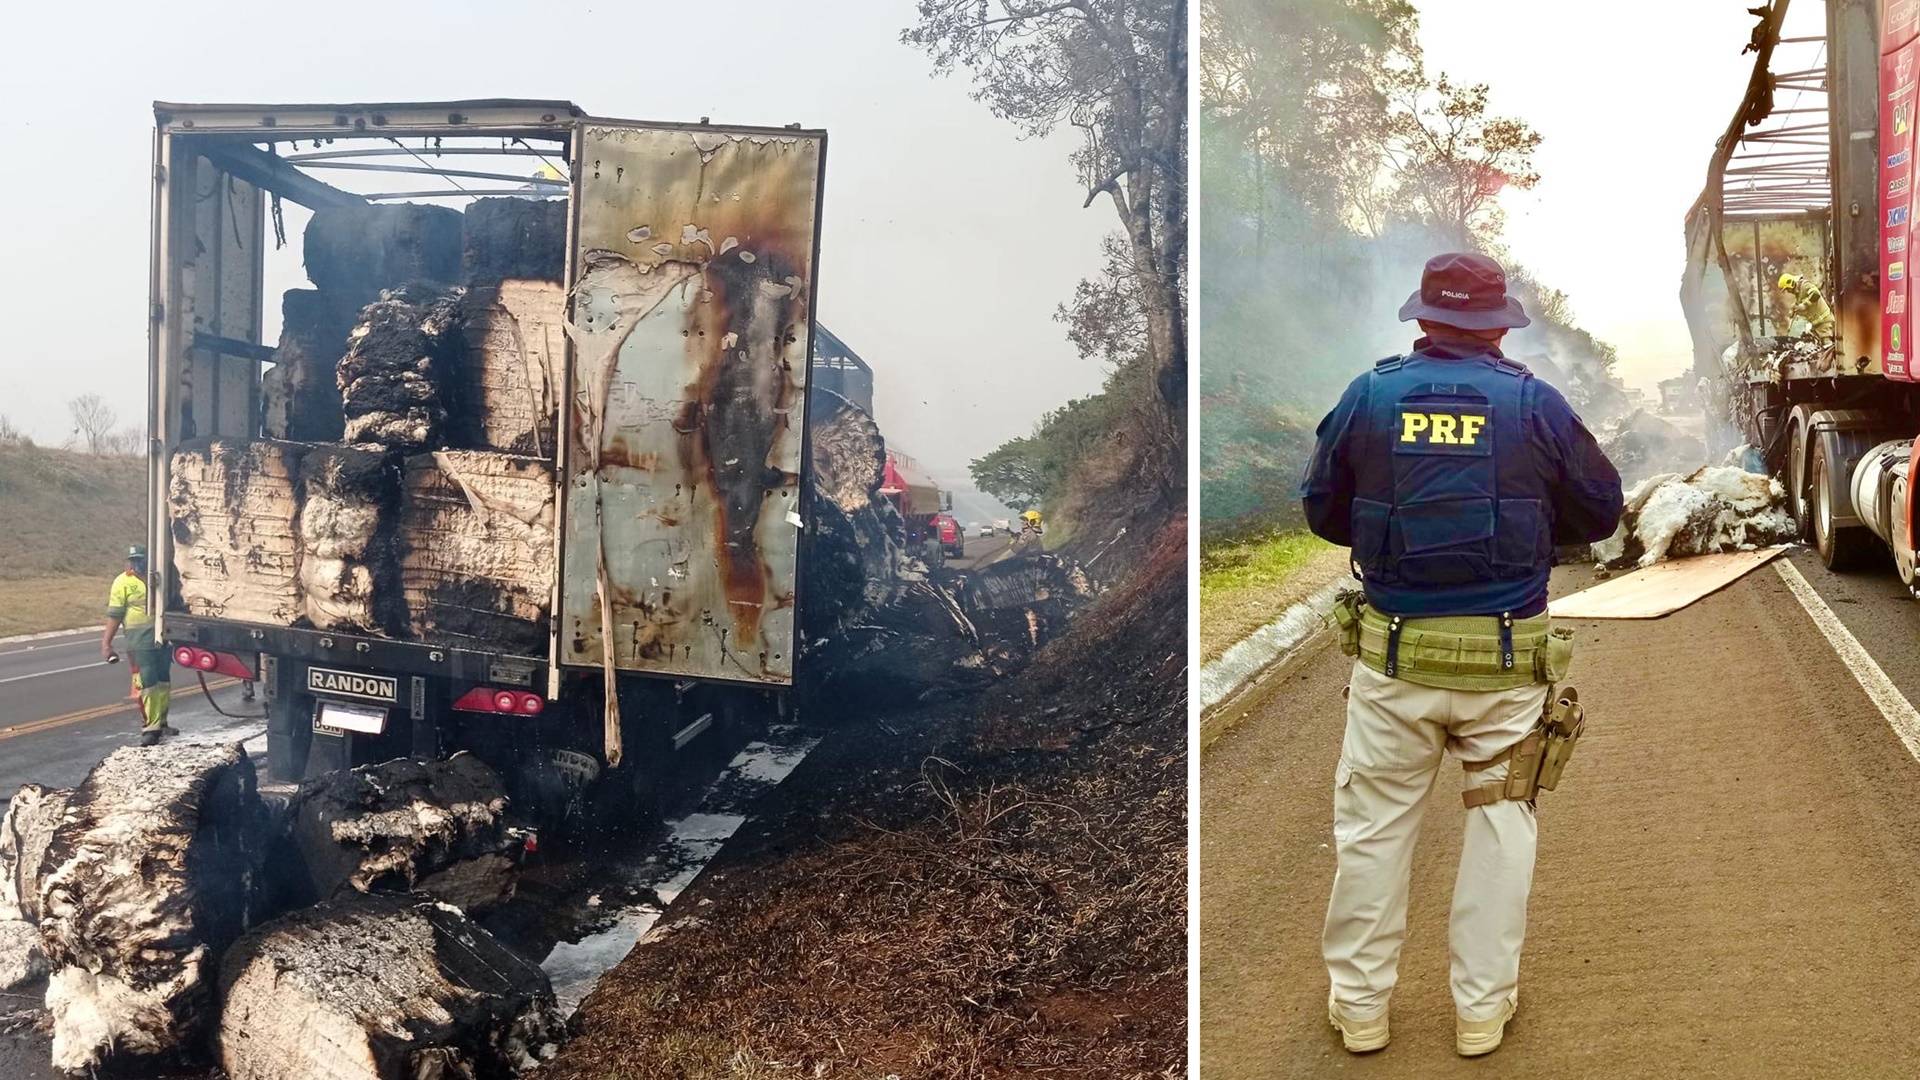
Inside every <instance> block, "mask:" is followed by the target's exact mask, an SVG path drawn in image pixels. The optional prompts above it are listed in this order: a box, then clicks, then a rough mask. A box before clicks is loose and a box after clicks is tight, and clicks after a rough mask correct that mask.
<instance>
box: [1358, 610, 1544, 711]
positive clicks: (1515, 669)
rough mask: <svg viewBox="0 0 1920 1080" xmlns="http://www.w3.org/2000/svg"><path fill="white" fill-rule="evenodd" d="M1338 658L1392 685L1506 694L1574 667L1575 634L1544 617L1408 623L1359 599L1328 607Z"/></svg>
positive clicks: (1458, 618) (1414, 620) (1484, 617)
mask: <svg viewBox="0 0 1920 1080" xmlns="http://www.w3.org/2000/svg"><path fill="white" fill-rule="evenodd" d="M1333 617H1334V621H1335V623H1336V624H1337V625H1338V626H1339V628H1340V647H1341V651H1343V652H1345V653H1346V654H1347V655H1348V656H1358V657H1359V658H1360V662H1361V663H1363V664H1365V665H1367V666H1368V667H1370V668H1372V669H1373V670H1375V671H1378V672H1380V673H1381V674H1383V675H1388V676H1391V677H1393V678H1396V679H1405V680H1406V681H1408V682H1411V683H1418V684H1419V685H1421V686H1434V687H1439V688H1441V689H1445V690H1510V689H1512V688H1514V687H1516V686H1530V685H1533V684H1536V683H1548V684H1551V683H1557V682H1560V681H1561V680H1563V679H1565V678H1566V677H1567V671H1568V670H1569V669H1570V668H1571V667H1572V666H1573V631H1572V630H1570V629H1556V628H1554V626H1553V625H1552V622H1551V620H1549V619H1548V617H1547V616H1546V615H1545V614H1540V615H1535V616H1532V617H1531V618H1525V619H1516V618H1513V617H1512V616H1509V615H1468V616H1446V617H1435V618H1406V617H1403V616H1397V615H1386V614H1383V613H1381V612H1379V611H1376V610H1375V609H1373V608H1371V607H1368V606H1367V604H1366V600H1365V598H1364V597H1363V596H1362V595H1361V594H1360V593H1358V592H1349V593H1346V594H1343V595H1342V596H1341V597H1340V599H1339V601H1338V602H1337V603H1336V604H1335V605H1334V609H1333Z"/></svg>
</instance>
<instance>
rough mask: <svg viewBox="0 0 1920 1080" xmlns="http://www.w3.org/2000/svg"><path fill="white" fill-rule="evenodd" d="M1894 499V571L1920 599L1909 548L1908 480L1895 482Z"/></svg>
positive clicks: (1890, 527)
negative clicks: (1907, 539)
mask: <svg viewBox="0 0 1920 1080" xmlns="http://www.w3.org/2000/svg"><path fill="white" fill-rule="evenodd" d="M1891 494H1892V496H1893V497H1892V498H1891V499H1889V500H1888V507H1887V508H1888V511H1889V513H1888V516H1889V517H1890V518H1892V520H1890V521H1888V522H1887V546H1888V547H1890V548H1892V549H1893V569H1894V572H1895V573H1897V574H1899V575H1900V584H1902V585H1905V586H1906V587H1907V592H1908V594H1910V595H1913V596H1916V597H1920V584H1917V583H1916V582H1915V581H1914V572H1913V562H1914V558H1913V549H1912V548H1910V547H1908V546H1907V541H1906V535H1907V520H1906V514H1907V513H1908V510H1907V478H1906V477H1904V476H1897V477H1895V478H1894V481H1893V491H1892V492H1891Z"/></svg>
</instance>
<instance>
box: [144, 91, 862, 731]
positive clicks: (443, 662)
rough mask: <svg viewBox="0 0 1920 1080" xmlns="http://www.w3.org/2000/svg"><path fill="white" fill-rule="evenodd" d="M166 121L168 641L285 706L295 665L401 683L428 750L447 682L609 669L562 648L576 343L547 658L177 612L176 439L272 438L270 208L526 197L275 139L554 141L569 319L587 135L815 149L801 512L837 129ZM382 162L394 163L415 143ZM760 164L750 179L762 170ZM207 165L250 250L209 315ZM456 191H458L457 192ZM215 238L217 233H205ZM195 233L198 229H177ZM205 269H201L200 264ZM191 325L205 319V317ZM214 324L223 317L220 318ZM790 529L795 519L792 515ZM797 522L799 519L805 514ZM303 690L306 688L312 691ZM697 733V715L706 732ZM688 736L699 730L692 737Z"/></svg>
mask: <svg viewBox="0 0 1920 1080" xmlns="http://www.w3.org/2000/svg"><path fill="white" fill-rule="evenodd" d="M154 114H155V131H154V141H153V188H152V206H151V213H152V231H151V236H152V247H151V253H150V263H149V292H150V305H149V333H148V417H147V421H148V432H149V439H148V446H147V465H148V474H147V492H148V500H149V529H148V547H149V551H150V552H151V558H150V560H149V567H148V587H149V589H150V590H151V591H152V594H153V595H156V596H159V597H162V598H163V600H162V601H161V602H160V603H158V604H156V605H155V608H156V613H155V614H156V632H157V634H158V635H159V636H160V637H161V639H162V640H164V641H167V642H168V643H169V644H184V643H190V644H194V645H199V646H202V647H204V648H208V649H217V650H224V651H232V652H238V653H241V654H253V653H257V654H260V657H261V669H260V675H261V677H262V679H263V680H265V682H266V685H267V690H268V694H269V696H270V697H271V696H274V693H275V689H276V687H277V685H278V684H279V683H281V682H283V681H285V682H287V683H288V684H289V687H288V688H289V689H295V686H294V685H293V684H294V683H295V682H302V683H303V682H305V679H304V678H301V677H299V676H291V675H287V674H286V673H284V672H282V671H281V670H280V668H281V667H283V666H286V665H287V664H291V666H293V667H294V668H297V669H298V670H300V671H305V670H306V669H307V668H308V667H309V666H310V665H313V664H324V665H339V666H341V667H345V668H349V669H356V670H360V671H368V672H378V673H380V674H382V675H389V676H393V677H394V678H395V680H396V683H395V688H394V690H395V692H394V695H393V696H394V699H395V700H394V701H393V702H392V707H393V708H394V709H396V710H398V711H399V712H400V713H402V714H410V715H411V718H412V720H413V721H414V722H415V729H416V730H415V736H414V740H415V744H416V750H417V751H419V752H430V751H431V747H430V746H428V745H427V742H429V741H430V740H423V739H422V738H421V736H420V733H419V730H418V728H419V721H421V720H423V719H429V718H430V716H429V714H431V713H437V712H443V711H444V709H445V708H446V707H447V704H448V702H449V700H450V697H451V695H450V693H449V691H448V687H449V686H450V685H453V684H456V683H475V684H480V683H484V684H489V685H493V686H509V687H512V686H518V687H524V688H528V689H532V690H536V691H540V690H544V692H545V694H546V696H547V698H549V699H550V700H556V701H557V700H559V699H561V698H562V697H563V696H566V695H568V694H570V693H571V694H573V695H574V696H580V695H579V694H578V692H577V688H576V684H577V683H578V682H579V681H580V678H581V677H582V676H583V675H587V674H589V673H591V672H594V671H596V670H598V669H599V668H600V665H599V664H597V663H595V664H593V665H592V666H589V665H588V664H587V663H586V662H583V660H582V659H581V658H579V657H574V658H573V659H571V660H568V659H566V658H564V657H563V653H562V642H561V626H562V620H563V615H564V612H565V610H566V607H565V605H564V603H563V596H562V593H563V590H564V583H565V581H566V578H567V567H566V562H565V560H566V558H567V554H568V550H567V549H568V541H569V538H568V529H567V521H568V520H569V519H568V517H567V514H568V507H569V501H570V491H571V489H573V488H575V487H579V486H582V485H581V484H579V483H569V479H570V478H572V479H575V480H578V479H579V478H576V477H574V472H575V465H576V462H575V461H574V460H573V455H572V454H571V453H570V451H571V450H572V443H573V439H572V437H571V433H572V431H573V428H574V427H575V420H576V417H575V415H574V414H575V413H576V411H577V408H576V407H577V405H578V399H577V398H576V387H575V385H574V381H575V377H576V370H577V364H578V359H577V356H576V343H575V340H574V336H573V334H572V333H569V334H568V335H567V336H566V341H565V362H564V364H563V365H562V373H561V383H562V392H561V394H560V395H559V397H558V399H557V401H556V408H557V409H558V410H559V411H560V412H561V413H562V414H563V415H562V416H561V417H558V418H556V424H555V427H554V430H555V432H556V434H557V435H558V436H559V437H558V438H556V440H555V443H556V445H555V447H554V452H553V457H552V459H551V464H552V466H553V468H554V486H555V495H554V499H555V502H554V507H555V528H554V560H555V562H554V565H555V575H554V576H555V580H554V584H553V590H552V595H551V596H550V598H549V606H548V625H547V627H546V639H547V650H546V655H544V656H538V655H525V654H517V653H511V652H500V651H489V650H485V649H473V648H464V647H457V646H453V645H449V644H441V643H434V642H425V641H408V640H396V639H392V638H385V637H379V636H375V635H366V634H357V633H343V632H338V631H326V630H317V629H312V628H306V627H299V626H288V625H274V624H265V623H258V622H244V621H239V620H235V619H228V618H221V617H213V616H207V615H196V614H190V613H187V612H185V611H182V610H179V609H177V608H175V607H174V606H173V604H172V603H171V600H172V598H173V596H174V595H175V593H174V590H173V585H174V578H175V577H176V572H175V568H174V565H173V543H172V535H171V523H170V521H169V513H168V508H167V494H168V488H169V482H170V477H169V465H170V457H171V455H172V453H173V451H174V449H175V447H176V446H178V445H179V444H180V443H181V442H182V441H184V440H186V439H190V438H204V437H209V436H228V437H231V438H235V439H253V438H256V437H258V434H259V429H258V417H259V407H258V406H259V376H260V363H261V362H262V361H264V360H269V359H271V358H272V355H273V350H272V349H271V347H269V346H267V345H265V344H262V343H261V342H260V337H261V332H262V321H263V320H262V305H263V304H264V303H265V297H264V282H263V269H262V268H263V260H264V252H263V250H262V248H263V246H264V243H263V238H264V237H265V236H266V235H267V233H266V228H267V217H268V211H267V206H268V201H269V198H270V197H271V198H275V199H286V200H289V201H292V202H296V203H299V204H301V205H303V206H306V207H309V208H319V207H324V206H332V205H344V204H358V203H366V202H369V201H372V200H376V199H379V198H383V197H385V198H413V197H419V196H423V195H432V194H445V195H448V196H456V195H460V194H462V193H463V192H464V193H465V194H475V195H477V194H510V193H513V192H512V191H493V190H489V191H480V190H471V189H463V192H456V191H452V190H449V191H446V192H444V193H437V192H397V193H388V194H386V195H379V194H374V195H360V194H356V193H354V192H351V191H347V190H344V189H341V188H338V187H334V186H333V185H330V184H327V183H326V182H324V181H322V180H319V179H316V178H315V177H313V176H311V175H308V173H306V172H305V171H303V170H302V164H301V162H302V159H308V160H309V161H310V163H311V167H314V168H316V169H320V168H339V167H340V165H341V163H338V162H332V161H328V160H327V159H329V158H333V157H338V156H345V155H339V154H334V153H331V152H327V151H321V152H318V153H316V154H313V155H310V156H309V155H302V154H294V155H287V156H281V155H279V154H277V153H272V152H269V151H268V150H265V149H262V148H261V145H262V144H264V145H267V146H269V147H271V144H273V143H277V142H279V143H284V142H294V141H296V140H298V141H310V140H312V141H327V140H333V139H339V138H354V139H393V140H396V146H398V143H397V140H399V139H402V138H407V139H412V138H420V139H423V140H427V139H432V140H437V139H441V138H463V137H474V136H478V137H485V138H490V139H498V140H500V142H501V147H502V149H500V150H498V151H471V152H475V153H479V152H498V153H520V152H522V151H519V150H517V149H514V150H509V149H506V144H507V143H508V142H509V141H511V142H513V143H516V144H518V145H519V146H524V147H526V148H527V150H526V151H525V152H526V153H529V154H533V155H536V156H543V157H544V156H545V155H541V154H540V153H539V151H537V150H534V149H533V146H534V144H536V143H539V144H548V145H550V146H551V147H552V150H551V152H552V153H553V154H555V155H556V156H559V157H564V159H565V160H566V161H567V162H568V163H569V165H570V166H572V169H571V177H570V178H569V180H568V182H567V187H566V194H567V196H568V204H569V205H568V210H567V215H566V216H567V239H566V257H565V260H564V270H563V274H564V277H563V281H562V286H563V288H564V289H565V292H566V296H567V297H568V309H569V315H568V317H569V321H570V322H571V321H572V320H573V318H574V310H573V308H574V298H575V292H576V288H577V280H576V279H577V277H578V271H579V269H580V267H581V266H582V264H583V261H584V259H585V254H586V253H581V252H579V251H578V250H577V248H578V239H577V233H576V230H577V229H578V228H579V215H580V208H581V205H582V203H583V201H585V196H584V195H583V184H582V181H583V170H582V168H581V161H580V155H581V146H582V144H583V142H584V141H585V137H586V135H587V133H588V132H589V131H606V130H609V129H613V130H622V131H642V132H655V133H661V132H664V133H684V134H685V135H687V136H688V138H689V140H698V139H708V138H721V139H737V140H747V141H752V142H755V143H757V144H768V143H772V142H775V141H780V142H784V143H788V144H791V143H794V142H796V141H801V142H805V143H807V144H809V145H810V146H811V147H812V148H813V151H814V153H815V154H816V155H817V160H816V162H815V163H814V166H813V170H812V174H811V176H809V177H807V180H809V181H810V182H811V184H812V189H811V192H812V194H811V198H812V202H811V204H810V207H809V212H810V215H811V217H810V220H809V222H808V228H807V235H806V236H805V237H804V239H803V241H802V242H803V243H804V246H805V248H806V252H805V255H806V258H805V267H806V268H805V271H804V273H805V280H804V282H803V283H802V285H803V287H804V290H805V303H804V314H803V315H800V316H798V317H797V318H796V319H795V320H794V321H796V322H797V321H800V320H802V319H803V320H804V323H805V327H804V329H805V333H804V335H803V336H801V337H800V338H799V340H797V341H795V342H792V343H791V344H792V345H793V351H794V352H795V354H796V355H797V356H798V357H799V358H800V362H799V363H798V364H797V365H796V366H797V373H794V374H793V378H795V379H797V384H798V390H799V393H798V395H797V397H798V400H797V402H796V403H795V406H794V407H795V409H796V410H797V412H796V413H795V415H794V418H793V419H794V422H795V424H796V425H797V427H798V429H799V430H798V433H797V438H795V439H794V448H795V450H796V451H797V458H796V459H795V460H794V467H793V471H792V474H791V476H789V477H788V480H789V481H790V486H791V488H792V489H793V493H794V497H793V500H792V504H791V505H792V507H793V509H794V510H795V511H797V510H798V505H799V502H800V500H799V499H798V497H797V492H798V485H799V483H800V482H801V477H802V476H803V475H804V470H805V468H806V464H805V463H806V461H807V456H806V455H807V453H808V446H809V443H810V436H811V432H810V425H808V424H807V423H806V413H805V391H806V385H807V373H808V368H809V363H808V358H809V357H810V356H811V354H812V350H813V347H814V341H813V332H814V328H815V326H816V325H817V314H816V310H815V307H816V298H817V289H816V288H815V279H816V276H817V269H818V255H819V245H820V232H821V213H820V210H821V205H820V199H821V196H822V194H823V192H824V175H825V158H826V133H825V132H824V131H819V130H813V129H803V128H801V127H800V125H797V124H791V125H786V126H784V127H770V126H741V125H715V124H709V123H707V122H706V121H704V120H703V121H701V122H700V123H672V122H654V121H630V120H618V119H608V118H598V117H594V116H592V115H590V114H589V113H587V112H586V111H585V110H583V109H581V108H580V107H579V106H577V105H575V104H573V103H571V102H567V101H549V100H518V99H479V100H463V101H450V102H414V103H397V102H391V103H356V104H294V105H280V104H273V105H268V104H176V103H168V102H156V103H155V105H154ZM383 152H385V153H395V154H397V153H401V152H405V151H383ZM462 152H467V151H462ZM412 156H415V157H418V156H419V155H417V154H416V155H412ZM422 163H423V164H425V163H424V162H422ZM367 168H370V169H377V170H379V171H385V172H400V173H421V172H426V173H443V170H439V169H436V168H433V167H431V166H429V167H428V168H425V169H421V168H415V167H412V166H410V165H398V166H395V167H392V168H382V167H381V166H378V165H373V166H367ZM451 171H453V172H458V173H460V175H463V176H470V177H471V176H483V177H484V176H491V177H493V178H497V179H509V178H510V177H508V176H506V175H504V174H480V173H475V172H473V171H465V172H462V171H460V170H451ZM747 171H748V172H749V174H750V171H751V170H750V168H749V169H748V170H747ZM203 172H205V173H206V174H207V175H210V176H212V177H213V178H214V182H215V185H216V187H219V186H224V187H225V189H226V191H227V193H228V197H227V198H223V199H218V200H213V201H214V202H215V203H217V204H219V207H220V208H219V209H216V210H215V211H214V212H213V214H214V216H213V222H214V225H215V229H214V230H213V232H212V235H213V236H215V237H217V238H219V245H224V244H226V243H227V238H228V237H231V238H232V240H233V244H234V246H235V248H236V251H244V250H245V249H247V248H250V249H251V250H250V252H247V253H246V254H245V255H244V257H239V258H229V259H226V260H224V261H223V260H222V259H221V258H220V256H221V255H227V254H230V253H228V252H226V251H224V250H218V251H216V253H215V256H214V258H213V267H212V270H211V275H210V281H211V287H212V289H213V292H212V294H210V295H213V296H216V297H219V298H220V299H221V300H225V301H228V302H227V303H220V302H218V301H216V302H215V303H213V304H212V305H211V311H204V310H200V309H201V308H204V307H207V306H208V305H204V304H197V303H196V301H199V300H200V299H201V293H203V292H204V291H205V290H206V289H207V288H208V280H195V281H192V282H187V281H184V280H183V277H186V276H190V274H188V273H185V272H183V271H185V268H186V264H187V263H188V261H189V259H190V256H189V252H188V249H189V248H190V247H195V246H197V248H198V251H197V255H198V256H199V257H200V258H201V259H202V260H203V261H204V259H205V256H206V252H207V245H206V238H205V237H204V236H195V235H192V231H193V229H194V228H195V225H196V223H195V222H194V221H193V220H192V219H191V218H190V217H188V216H187V215H189V214H190V213H192V212H193V211H192V210H191V207H190V206H189V204H190V203H191V202H192V200H191V199H185V198H180V197H176V193H177V192H179V191H181V190H182V189H183V188H184V183H183V182H184V181H187V180H191V179H194V178H201V177H202V174H203ZM456 186H459V185H458V184H457V182H456ZM236 193H237V194H236ZM734 198H735V200H736V201H738V199H739V196H738V195H737V194H736V195H735V196H734ZM716 201H717V200H716ZM202 231H203V232H205V231H206V230H205V229H204V228H203V229H202ZM183 232H186V233H187V234H188V235H182V233H183ZM595 254H598V253H595ZM748 261H751V260H750V259H749V260H748ZM196 270H198V271H201V272H203V273H204V268H200V267H196ZM196 316H198V317H199V318H198V320H197V321H198V322H199V323H200V324H201V325H196ZM208 320H211V323H210V325H208ZM188 371H191V372H192V374H193V376H194V378H193V379H192V380H190V381H185V382H183V379H182V374H183V372H188ZM203 376H207V377H203ZM203 398H204V400H201V399H203ZM783 520H787V521H791V520H793V519H792V518H791V517H790V516H789V517H787V518H785V519H783ZM795 525H796V527H804V525H803V524H801V523H798V522H795ZM715 546H716V550H717V545H715ZM800 549H801V545H798V544H797V543H796V544H794V550H793V555H792V562H791V563H790V564H789V566H788V567H787V568H786V569H787V570H788V574H789V577H788V587H787V589H786V599H787V602H789V603H790V604H792V605H793V606H794V608H795V609H796V610H797V606H798V589H799V584H798V583H799V580H800V577H801V569H800V566H799V559H800V558H801V555H800ZM756 554H757V552H756ZM799 644H800V643H799V642H798V641H797V640H795V641H794V642H793V648H792V653H794V654H797V653H798V652H799ZM795 659H796V660H797V657H795ZM543 674H544V676H545V677H544V679H543V678H542V675H543ZM607 674H608V676H609V677H611V676H613V675H615V674H617V675H618V676H619V677H620V681H621V682H622V683H623V684H624V683H625V681H626V679H627V678H628V677H631V676H638V677H652V678H654V679H656V680H658V682H659V683H661V684H662V687H663V690H665V691H666V692H670V693H671V694H672V695H673V696H675V698H676V699H677V697H678V696H679V695H680V694H682V693H684V692H685V691H686V689H687V688H688V687H689V686H693V685H696V684H699V683H703V682H705V683H715V684H727V683H733V684H736V685H743V686H749V687H752V688H755V689H773V690H782V689H785V688H787V687H789V686H791V684H792V681H793V678H792V674H791V671H790V670H789V671H787V672H775V673H773V674H772V675H771V676H769V675H768V674H767V673H759V674H758V675H756V676H748V675H742V676H741V677H739V678H737V679H729V678H728V677H727V676H726V675H724V674H720V673H703V672H687V671H681V670H675V669H672V668H664V667H663V668H657V669H655V668H649V667H648V666H647V665H645V664H640V663H620V664H618V665H617V671H615V670H614V669H613V668H611V667H610V668H608V669H607ZM283 676H285V677H284V678H283ZM301 692H305V690H304V688H302V689H301ZM595 696H596V697H597V695H595ZM782 708H784V706H782ZM699 723H700V721H696V725H698V724H699ZM692 727H693V726H692V725H690V726H689V730H692ZM675 745H676V746H677V745H678V743H677V742H676V744H675Z"/></svg>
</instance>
